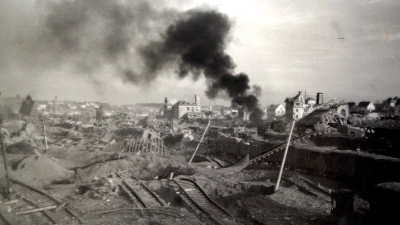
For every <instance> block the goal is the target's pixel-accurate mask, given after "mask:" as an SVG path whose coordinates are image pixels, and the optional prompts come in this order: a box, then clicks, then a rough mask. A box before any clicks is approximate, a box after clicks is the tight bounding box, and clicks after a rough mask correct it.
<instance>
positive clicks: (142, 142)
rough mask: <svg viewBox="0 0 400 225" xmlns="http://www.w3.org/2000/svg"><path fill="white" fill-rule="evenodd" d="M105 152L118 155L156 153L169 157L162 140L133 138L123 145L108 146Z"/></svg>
mask: <svg viewBox="0 0 400 225" xmlns="http://www.w3.org/2000/svg"><path fill="white" fill-rule="evenodd" d="M103 151H105V152H118V153H155V154H159V155H169V152H168V151H167V147H166V146H165V145H164V143H163V140H162V139H160V138H149V139H144V138H139V137H137V138H133V139H126V140H125V141H124V142H121V143H113V144H108V145H107V146H106V147H104V149H103Z"/></svg>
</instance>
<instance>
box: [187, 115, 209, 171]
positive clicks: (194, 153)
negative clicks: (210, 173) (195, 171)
mask: <svg viewBox="0 0 400 225" xmlns="http://www.w3.org/2000/svg"><path fill="white" fill-rule="evenodd" d="M210 123H211V121H210V120H209V121H208V124H207V127H206V130H205V131H204V133H203V136H201V139H200V141H199V144H198V145H197V147H196V150H194V152H193V155H192V157H191V158H190V161H189V163H188V166H190V164H191V163H192V160H193V158H194V156H195V155H196V152H197V150H198V149H199V147H200V144H201V142H202V141H203V138H204V135H205V134H206V132H207V130H208V127H209V126H210Z"/></svg>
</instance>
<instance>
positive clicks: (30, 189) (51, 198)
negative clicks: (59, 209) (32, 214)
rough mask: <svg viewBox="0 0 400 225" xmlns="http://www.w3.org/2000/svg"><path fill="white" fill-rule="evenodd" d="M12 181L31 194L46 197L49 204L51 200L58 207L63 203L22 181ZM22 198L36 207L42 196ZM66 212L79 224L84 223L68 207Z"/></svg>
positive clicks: (65, 208)
mask: <svg viewBox="0 0 400 225" xmlns="http://www.w3.org/2000/svg"><path fill="white" fill-rule="evenodd" d="M10 180H11V181H12V182H13V183H14V184H17V185H20V186H21V187H23V188H24V189H26V190H29V191H31V192H33V193H36V194H38V195H41V196H44V198H45V199H47V202H48V200H50V201H53V202H54V203H55V204H57V205H59V204H60V203H61V202H60V201H59V200H57V199H56V198H54V197H53V196H51V195H48V194H46V193H44V192H43V191H41V190H39V189H37V188H35V187H32V186H30V185H28V184H25V183H23V182H21V181H18V180H15V179H10ZM22 198H23V199H24V200H25V201H30V202H31V204H34V205H36V206H37V205H38V204H36V203H35V200H40V199H41V197H40V196H36V197H33V196H32V197H31V198H29V197H26V196H22ZM42 203H44V202H42ZM64 210H65V212H66V214H67V215H70V216H72V217H73V218H76V219H77V220H78V221H79V223H83V222H82V220H81V219H80V218H79V217H78V216H77V215H76V214H75V213H74V212H72V211H71V210H70V209H69V208H68V207H64Z"/></svg>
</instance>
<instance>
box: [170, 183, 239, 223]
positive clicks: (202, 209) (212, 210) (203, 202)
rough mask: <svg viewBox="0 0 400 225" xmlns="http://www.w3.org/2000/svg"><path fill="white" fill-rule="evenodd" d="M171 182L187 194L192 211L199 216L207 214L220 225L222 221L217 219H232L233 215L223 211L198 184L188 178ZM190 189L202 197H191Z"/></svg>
mask: <svg viewBox="0 0 400 225" xmlns="http://www.w3.org/2000/svg"><path fill="white" fill-rule="evenodd" d="M171 181H172V182H174V183H175V184H176V185H177V186H178V187H179V188H180V189H181V190H182V192H183V193H185V196H186V197H187V199H188V200H189V201H190V203H188V202H187V203H188V205H189V206H190V207H192V210H194V211H195V212H198V214H200V213H203V214H206V215H208V216H209V218H210V219H212V220H214V221H215V222H217V223H219V224H221V221H219V220H218V219H217V218H218V217H220V216H222V215H223V216H228V217H231V218H232V215H231V214H230V213H228V212H227V211H226V210H225V209H223V208H222V207H221V206H219V205H218V204H217V203H216V202H215V201H213V200H212V199H211V198H210V197H209V196H208V195H207V194H206V193H205V191H204V190H203V189H202V188H201V187H200V186H199V185H198V184H197V183H196V182H194V181H192V180H190V179H186V178H181V179H180V180H171ZM185 186H186V187H185ZM188 189H190V190H193V189H194V190H197V192H198V193H200V195H198V194H197V195H196V196H193V195H190V194H189V193H188V191H187V190H188ZM193 207H196V208H193Z"/></svg>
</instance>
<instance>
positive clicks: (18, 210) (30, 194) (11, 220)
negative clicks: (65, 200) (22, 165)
mask: <svg viewBox="0 0 400 225" xmlns="http://www.w3.org/2000/svg"><path fill="white" fill-rule="evenodd" d="M11 181H12V189H13V192H14V193H16V196H17V200H16V201H15V202H14V203H13V204H9V205H8V206H7V207H8V208H7V209H6V210H4V206H3V207H2V210H0V211H1V212H0V213H1V215H0V218H1V219H2V220H3V221H4V222H5V224H9V225H17V224H81V223H82V221H81V219H80V218H79V217H78V216H77V214H75V213H74V212H73V211H71V210H70V209H68V208H66V207H63V206H62V205H61V202H60V201H59V200H57V199H55V198H54V197H52V196H50V195H48V194H46V193H44V192H42V191H40V190H38V189H36V188H34V187H32V186H30V185H28V184H25V183H22V182H20V181H17V180H11ZM7 211H8V212H7Z"/></svg>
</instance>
